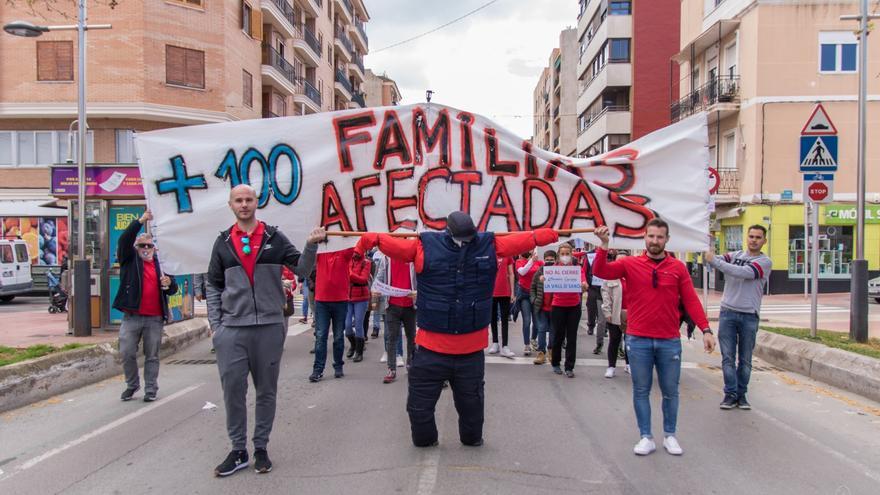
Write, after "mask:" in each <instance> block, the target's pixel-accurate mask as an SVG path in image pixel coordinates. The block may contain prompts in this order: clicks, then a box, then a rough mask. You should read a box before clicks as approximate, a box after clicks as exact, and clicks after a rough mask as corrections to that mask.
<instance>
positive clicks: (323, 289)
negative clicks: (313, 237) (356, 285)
mask: <svg viewBox="0 0 880 495" xmlns="http://www.w3.org/2000/svg"><path fill="white" fill-rule="evenodd" d="M352 255H354V248H348V249H343V250H342V251H334V252H332V253H319V254H318V259H317V261H316V262H315V301H320V302H348V286H349V279H348V277H349V267H350V265H351V258H352Z"/></svg>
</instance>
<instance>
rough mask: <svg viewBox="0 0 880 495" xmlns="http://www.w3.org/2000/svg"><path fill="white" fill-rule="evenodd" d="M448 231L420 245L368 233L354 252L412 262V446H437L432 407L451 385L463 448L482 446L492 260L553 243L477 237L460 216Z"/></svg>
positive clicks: (548, 237)
mask: <svg viewBox="0 0 880 495" xmlns="http://www.w3.org/2000/svg"><path fill="white" fill-rule="evenodd" d="M446 224H447V225H446V232H422V233H421V234H420V235H419V239H400V238H396V237H392V236H390V235H388V234H376V233H366V234H363V235H362V236H361V239H360V241H359V242H358V244H357V246H356V247H355V251H357V252H359V253H365V252H366V251H368V250H369V249H371V248H372V247H374V246H378V247H379V250H380V251H382V252H383V253H384V254H385V255H387V256H388V257H389V258H391V259H396V260H398V261H404V262H413V263H414V264H415V270H416V274H417V276H416V279H417V283H418V292H417V296H416V307H417V309H416V319H417V320H418V331H417V332H416V346H417V347H416V352H415V355H414V356H413V362H412V367H411V369H410V372H409V396H408V398H407V405H406V408H407V412H408V413H409V419H410V427H411V430H412V440H413V444H415V445H416V446H417V447H428V446H432V445H436V444H437V424H436V422H435V420H434V408H435V406H436V405H437V400H438V399H439V398H440V392H441V391H442V389H443V382H444V381H447V380H448V381H449V385H450V386H451V387H452V395H453V399H454V401H455V407H456V409H457V410H458V413H459V419H458V431H459V438H460V439H461V443H463V444H464V445H469V446H479V445H482V444H483V378H484V375H485V356H484V355H483V349H484V348H485V347H486V343H487V341H488V338H489V334H488V332H489V323H490V321H491V311H492V292H493V288H494V281H495V275H496V272H497V269H498V265H497V262H496V258H497V257H506V256H513V255H515V254H517V253H522V252H525V251H529V250H531V249H534V248H535V246H543V245H546V244H550V243H553V242H556V241H557V240H558V239H559V236H558V235H557V233H556V232H555V231H553V230H551V229H538V230H536V231H534V232H521V233H516V234H510V235H506V236H503V237H502V236H499V237H495V235H494V234H493V233H491V232H480V233H478V232H477V229H476V227H474V222H473V220H472V219H471V217H470V216H468V215H467V214H466V213H464V212H460V211H457V212H453V213H451V214H450V215H449V216H448V217H447V218H446Z"/></svg>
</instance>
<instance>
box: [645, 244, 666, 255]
mask: <svg viewBox="0 0 880 495" xmlns="http://www.w3.org/2000/svg"><path fill="white" fill-rule="evenodd" d="M664 250H666V246H658V245H656V244H651V245H649V246H648V252H649V253H651V254H653V255H655V256H656V255H658V254H660V253H662V252H663V251H664Z"/></svg>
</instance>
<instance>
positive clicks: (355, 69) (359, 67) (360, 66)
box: [348, 53, 366, 83]
mask: <svg viewBox="0 0 880 495" xmlns="http://www.w3.org/2000/svg"><path fill="white" fill-rule="evenodd" d="M348 68H349V69H350V72H351V75H352V76H354V77H355V78H356V79H357V80H358V81H359V82H361V83H363V82H365V81H366V71H365V70H364V59H363V57H361V56H360V55H358V54H357V53H355V54H354V55H353V56H352V57H351V63H350V64H348Z"/></svg>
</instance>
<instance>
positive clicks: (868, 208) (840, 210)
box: [824, 205, 880, 225]
mask: <svg viewBox="0 0 880 495" xmlns="http://www.w3.org/2000/svg"><path fill="white" fill-rule="evenodd" d="M857 213H858V212H857V211H856V207H855V206H853V205H827V206H825V222H824V223H825V225H855V224H856V215H857ZM865 223H877V224H880V205H865Z"/></svg>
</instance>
